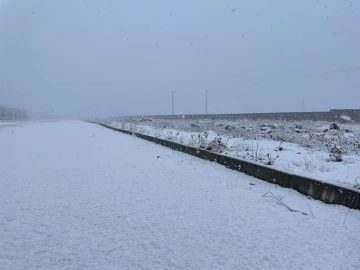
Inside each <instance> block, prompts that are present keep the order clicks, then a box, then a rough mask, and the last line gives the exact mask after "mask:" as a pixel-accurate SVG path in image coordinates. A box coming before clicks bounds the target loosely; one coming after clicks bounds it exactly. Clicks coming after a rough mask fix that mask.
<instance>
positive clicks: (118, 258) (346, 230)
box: [0, 121, 360, 269]
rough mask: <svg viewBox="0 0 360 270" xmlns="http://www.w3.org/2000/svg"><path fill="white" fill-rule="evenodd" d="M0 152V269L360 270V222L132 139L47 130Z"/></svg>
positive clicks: (4, 136)
mask: <svg viewBox="0 0 360 270" xmlns="http://www.w3.org/2000/svg"><path fill="white" fill-rule="evenodd" d="M0 149H1V151H0V205H1V206H2V207H1V208H0V265H1V269H358V266H359V262H360V261H359V254H358V247H359V245H360V233H359V228H358V224H359V221H360V211H356V210H349V209H347V208H345V207H342V206H334V205H326V204H323V203H321V202H318V201H314V200H309V199H307V198H306V197H305V196H302V195H300V194H298V193H297V192H295V191H293V190H289V189H283V188H279V187H276V186H275V185H272V184H269V183H266V182H263V181H260V180H257V179H255V178H252V177H248V176H246V175H244V174H240V173H238V172H235V171H232V170H228V169H226V168H225V167H223V166H220V165H218V164H214V163H211V162H206V161H203V160H200V159H198V158H195V157H192V156H188V155H185V154H182V153H178V152H175V151H172V150H170V149H167V148H165V147H161V146H159V145H155V144H152V143H149V142H146V141H143V140H141V139H138V138H135V137H133V136H129V135H124V134H121V133H118V132H114V131H111V130H108V129H105V128H102V127H100V126H97V125H94V124H88V123H84V122H80V121H68V122H57V123H39V124H29V125H25V126H23V127H12V128H4V129H1V130H0ZM268 192H271V194H273V195H274V196H275V198H274V197H272V195H271V194H270V193H268ZM265 194H266V195H265ZM264 195H265V196H264ZM284 204H285V205H286V206H288V207H290V208H291V209H295V210H298V211H301V212H303V213H304V214H302V213H301V212H292V211H289V210H288V208H287V207H286V206H284ZM310 209H311V211H312V212H313V214H314V216H313V215H312V214H311V211H310Z"/></svg>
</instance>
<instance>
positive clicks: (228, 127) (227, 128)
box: [225, 125, 234, 131]
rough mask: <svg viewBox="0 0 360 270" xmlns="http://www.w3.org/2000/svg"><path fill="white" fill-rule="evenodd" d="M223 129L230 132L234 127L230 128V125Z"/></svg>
mask: <svg viewBox="0 0 360 270" xmlns="http://www.w3.org/2000/svg"><path fill="white" fill-rule="evenodd" d="M225 129H226V130H227V131H232V130H234V127H233V126H230V125H227V126H226V127H225Z"/></svg>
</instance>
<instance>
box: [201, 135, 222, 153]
mask: <svg viewBox="0 0 360 270" xmlns="http://www.w3.org/2000/svg"><path fill="white" fill-rule="evenodd" d="M205 149H206V150H209V151H213V152H217V153H222V152H223V151H224V150H225V149H226V145H225V144H224V143H223V142H222V140H221V138H215V139H214V140H212V141H211V142H210V143H209V144H208V145H207V146H206V148H205Z"/></svg>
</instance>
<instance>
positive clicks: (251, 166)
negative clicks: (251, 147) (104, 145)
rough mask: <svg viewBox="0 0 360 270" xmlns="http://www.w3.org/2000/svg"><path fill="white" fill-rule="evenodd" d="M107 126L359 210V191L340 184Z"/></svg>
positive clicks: (316, 197) (317, 198)
mask: <svg viewBox="0 0 360 270" xmlns="http://www.w3.org/2000/svg"><path fill="white" fill-rule="evenodd" d="M96 124H99V125H101V126H103V127H105V128H108V129H112V130H114V131H118V132H122V133H125V134H130V135H135V136H136V137H138V138H141V139H144V140H147V141H150V142H153V143H156V144H160V145H162V146H165V147H168V148H171V149H173V150H177V151H181V152H183V153H186V154H189V155H192V156H196V157H198V158H201V159H205V160H208V161H212V162H216V163H218V164H221V165H224V166H226V167H227V168H230V169H233V170H236V171H239V172H242V173H245V174H247V175H249V176H253V177H255V178H258V179H261V180H264V181H266V182H269V183H272V184H276V185H279V186H281V187H285V188H291V189H294V190H296V191H298V192H300V193H301V194H304V195H306V196H309V197H311V198H313V199H315V200H320V201H323V202H325V203H328V204H339V205H343V206H346V207H349V208H353V209H359V210H360V192H357V191H355V190H351V189H347V188H343V187H339V186H336V185H332V184H328V183H323V182H320V181H318V180H315V179H311V178H307V177H303V176H298V175H294V174H290V173H286V172H282V171H278V170H275V169H272V168H270V167H266V166H263V165H259V164H255V163H252V162H249V161H245V160H239V159H235V158H232V157H227V156H223V155H220V154H217V153H213V152H210V151H206V150H203V149H198V148H195V147H191V146H186V145H183V144H179V143H175V142H172V141H167V140H163V139H159V138H155V137H151V136H148V135H143V134H139V133H134V132H131V131H128V130H123V129H119V128H114V127H110V126H108V125H105V124H101V123H96Z"/></svg>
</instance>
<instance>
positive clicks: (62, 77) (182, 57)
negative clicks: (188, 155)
mask: <svg viewBox="0 0 360 270" xmlns="http://www.w3.org/2000/svg"><path fill="white" fill-rule="evenodd" d="M0 2H1V3H0V106H1V105H3V106H10V107H17V108H19V107H21V96H22V93H25V92H26V93H27V94H26V95H25V96H24V101H25V107H26V109H28V110H29V111H30V112H31V113H32V114H34V115H38V114H47V115H52V114H53V115H56V116H64V117H88V116H89V117H92V116H98V117H103V116H118V115H141V114H169V113H171V94H170V93H169V90H173V91H176V95H175V112H176V113H179V114H185V113H204V111H205V90H208V91H209V112H210V113H236V112H239V113H240V112H270V111H271V112H273V111H302V109H303V108H302V102H303V100H304V101H305V109H306V110H307V111H314V110H328V109H330V108H359V107H360V106H359V104H360V51H359V49H360V27H359V25H360V2H359V1H356V0H353V1H351V0H341V1H340V0H319V1H315V0H302V1H288V0H274V1H269V0H263V1H262V0H256V1H254V0H249V1H240V0H218V1H215V0H212V1H211V0H196V1H195V0H181V1H180V0H178V1H174V0H171V1H170V0H152V1H149V0H126V1H125V0H123V1H121V0H51V1H50V0H31V1H29V0H0Z"/></svg>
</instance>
